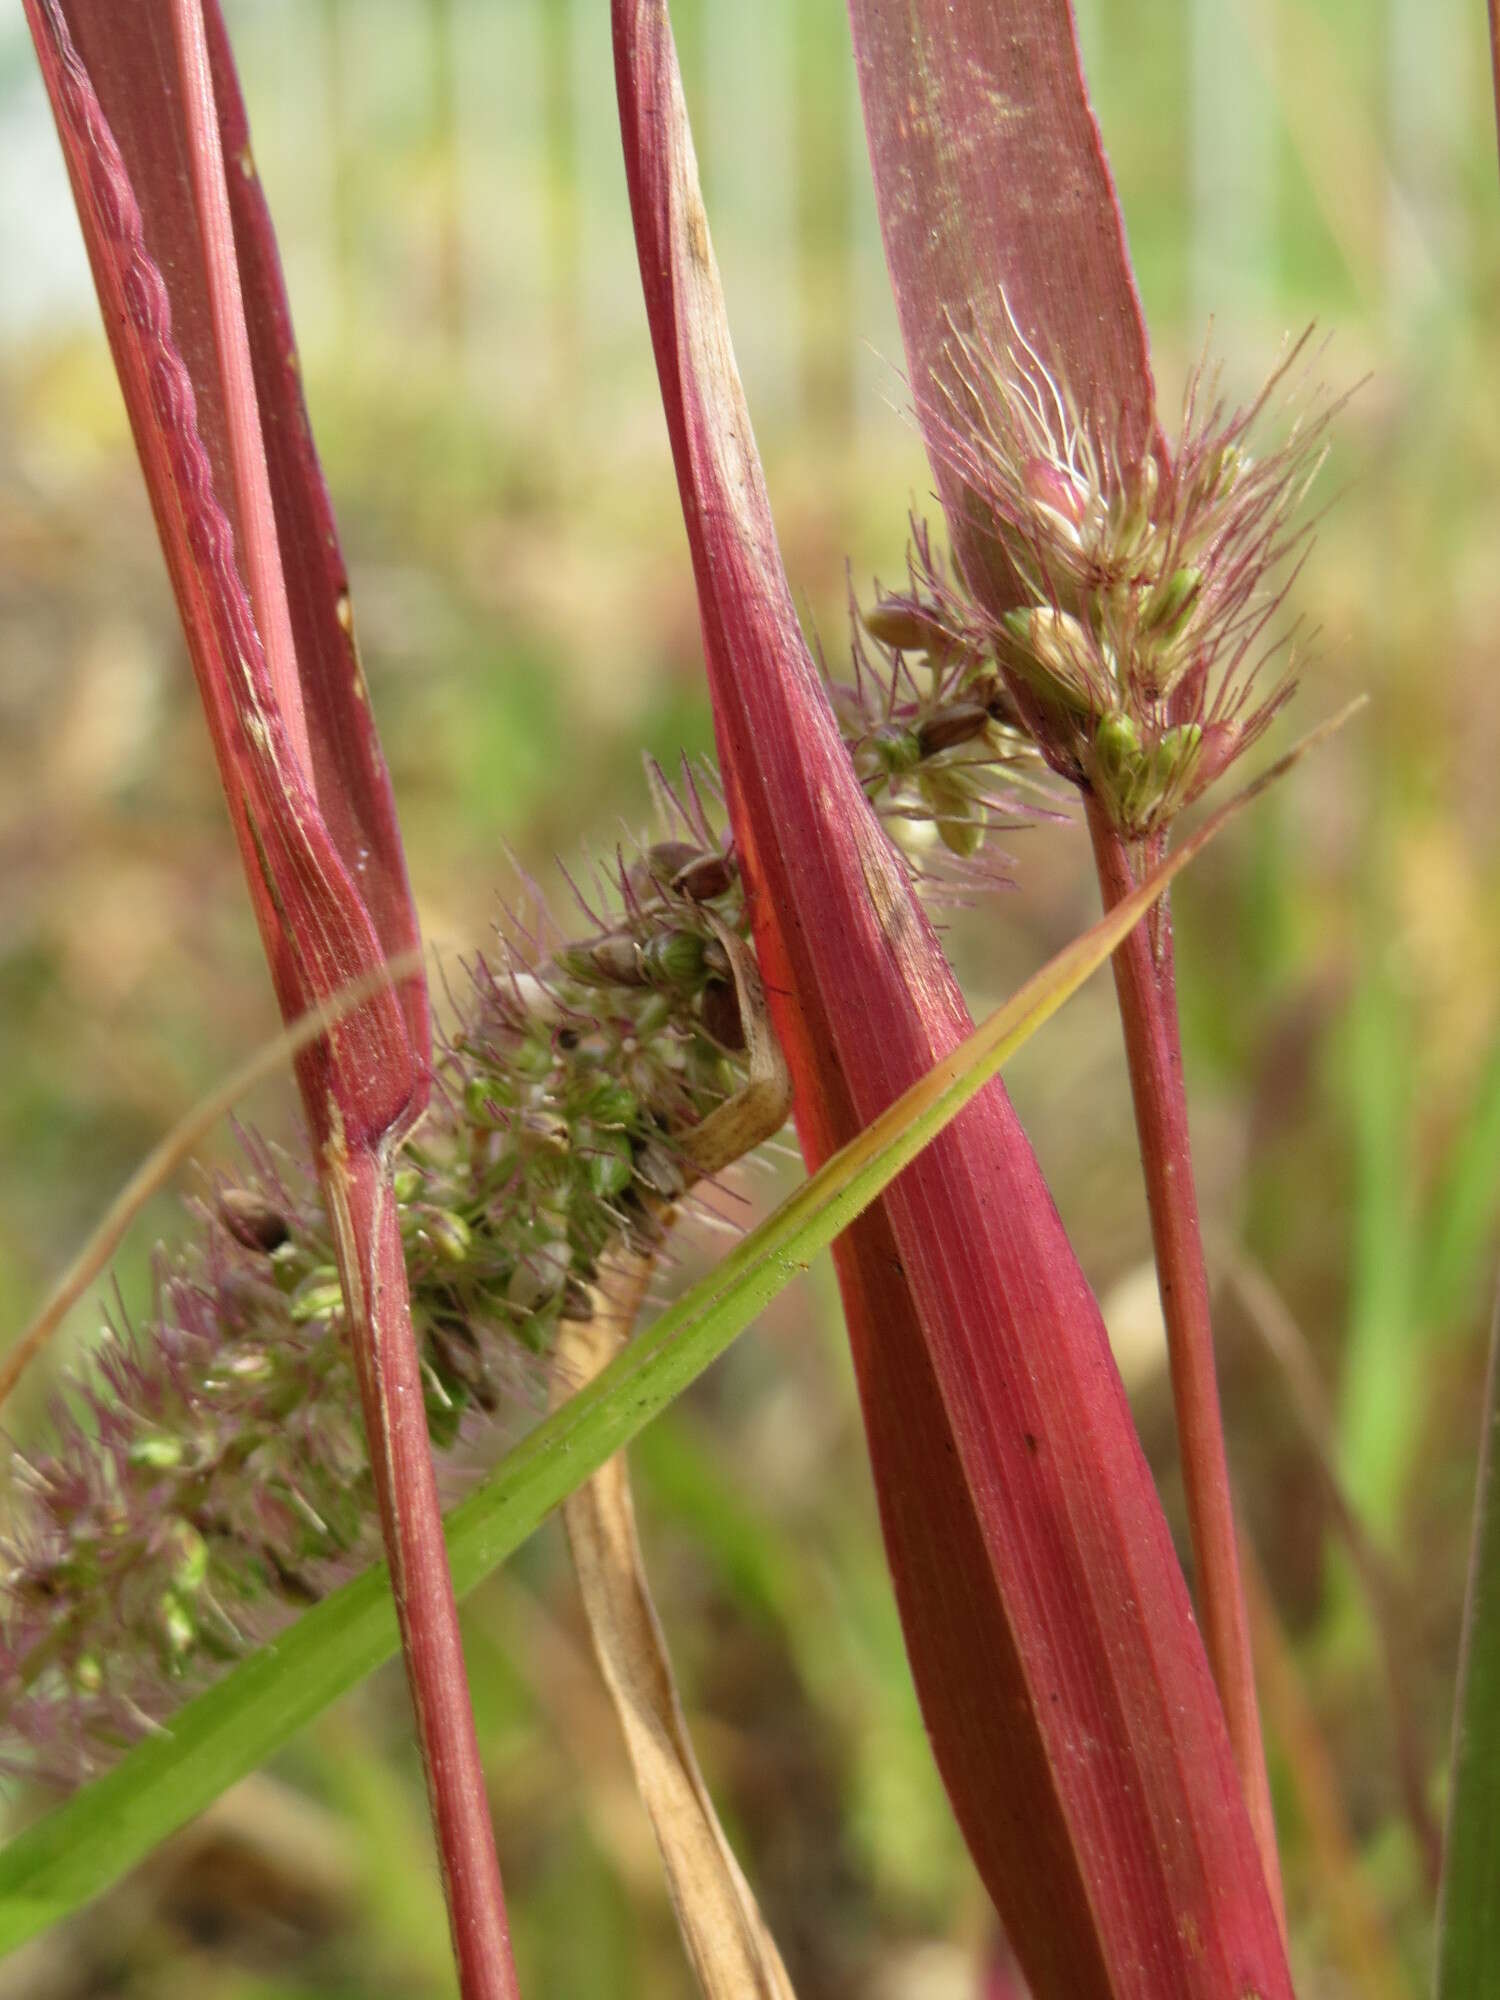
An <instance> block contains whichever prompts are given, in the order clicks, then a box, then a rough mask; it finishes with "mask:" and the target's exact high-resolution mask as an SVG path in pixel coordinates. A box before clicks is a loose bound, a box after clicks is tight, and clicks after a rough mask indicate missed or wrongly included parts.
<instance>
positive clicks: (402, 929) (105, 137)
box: [26, 0, 427, 1145]
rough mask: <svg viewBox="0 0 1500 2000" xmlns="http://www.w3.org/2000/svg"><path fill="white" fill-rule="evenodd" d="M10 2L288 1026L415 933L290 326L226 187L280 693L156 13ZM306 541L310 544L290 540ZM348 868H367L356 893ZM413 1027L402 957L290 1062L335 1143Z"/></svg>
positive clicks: (262, 249)
mask: <svg viewBox="0 0 1500 2000" xmlns="http://www.w3.org/2000/svg"><path fill="white" fill-rule="evenodd" d="M26 11H27V15H28V19H29V21H30V24H31V28H32V34H33V39H34V40H35V43H36V47H37V52H38V56H39V59H40V63H41V68H42V74H43V78H44V81H45V82H46V85H47V89H48V94H49V97H50V98H51V101H52V105H53V110H54V114H55V116H56V119H57V125H58V132H59V136H60V138H61V140H62V145H63V152H64V156H65V159H66V161H67V165H68V172H69V177H70V179H71V181H72V184H73V190H74V195H75V200H76V202H77V207H78V212H79V217H80V221H81V223H82V226H83V231H84V237H85V242H86V245H87V248H88V253H89V260H90V263H91V265H92V267H93V271H94V278H95V283H96V286H97V288H98V292H99V297H100V303H101V307H102V309H103V313H104V320H105V327H106V331H107V332H108V335H109V340H110V346H111V349H112V352H113V355H114V359H115V366H116V370H117V373H118V375H119V379H120V384H121V388H122V391H123V393H124V397H125V402H126V406H127V409H128V411H129V415H130V420H131V427H132V430H133V431H134V434H135V439H136V446H137V450H138V453H139V455H140V459H141V464H142V469H143V472H144V474H145V478H146V485H147V490H148V492H149V495H150V499H151V505H152V510H153V513H154V514H155V517H156V522H157V528H158V532H159V534H160V537H161V542H162V547H163V552H164V554H165V556H166V561H167V567H168V571H169V574H170V576H171V580H172V586H173V590H174V593H175V595H176V598H177V602H178V607H179V611H180V613H181V616H182V622H183V627H184V631H185V633H186V636H187V640H188V646H189V651H190V653H191V656H192V660H193V667H194V672H195V675H196V677H197V681H198V685H199V691H200V694H201V696H202V699H203V703H204V708H205V712H206V714H207V717H208V723H209V731H210V735H211V738H212V741H213V745H214V752H215V756H216V758H217V760H218V764H219V771H220V777H221V781H222V783H223V786H224V791H225V797H226V800H227V802H228V805H229V811H230V817H231V820H232V822H233V824H234V828H235V833H236V837H237V839H238V841H239V845H240V850H241V855H242V858H243V861H244V865H245V870H246V874H247V877H248V880H249V886H250V893H251V897H252V901H253V903H254V906H255V911H256V916H257V920H258V922H259V924H260V928H261V933H262V937H263V939H264V941H265V945H266V951H267V956H268V958H269V960H270V963H271V970H272V977H273V981H274V983H275V986H276V991H277V997H278V999H279V1001H280V1004H281V1008H282V1012H283V1015H284V1017H285V1018H287V1019H288V1020H290V1019H293V1018H295V1017H296V1016H298V1015H301V1014H303V1013H305V1012H306V1011H307V1010H308V1009H309V1008H311V1007H313V1006H315V1005H317V1004H318V1003H320V1002H323V1001H327V1000H329V999H331V998H332V997H333V996H334V995H335V994H337V993H338V992H339V991H341V990H342V989H343V988H344V987H345V986H347V985H349V984H350V983H351V982H352V981H354V980H356V979H359V978H361V977H364V976H366V975H368V974H369V973H370V972H372V971H374V970H375V969H376V968H377V967H378V966H379V965H380V964H381V962H382V961H383V959H384V958H385V957H386V956H388V955H395V954H396V953H397V952H398V951H400V952H405V951H407V950H409V949H410V948H411V947H412V946H413V945H414V944H415V943H416V942H417V927H416V918H415V912H414V909H413V907H412V904H411V900H410V895H409V892H408V891H407V888H406V878H405V864H404V861H403V859H402V856H401V849H400V840H399V835H398V833H397V830H396V821H395V813H394V806H393V804H392V802H391V798H390V787H389V780H388V778H387V776H386V772H385V767H384V764H383V762H382V761H381V759H380V756H379V750H378V745H377V744H376V742H375V738H374V733H373V726H372V725H371V724H370V723H369V719H368V711H367V707H366V705H365V704H364V702H363V698H362V692H361V684H360V683H359V682H358V679H357V665H356V664H355V663H354V662H353V655H352V648H351V647H350V645H349V642H348V639H347V636H346V635H345V634H344V633H343V632H342V630H341V626H340V618H339V597H340V595H341V594H342V576H343V572H342V567H341V564H340V563H339V561H338V555H337V543H336V539H335V538H334V537H333V529H332V518H331V513H330V512H329V510H328V505H327V496H326V492H324V490H323V488H322V484H321V478H320V476H319V475H318V473H317V466H316V459H315V457H314V456H313V453H312V449H311V440H310V437H308V436H307V434H306V420H305V416H303V415H302V414H301V411H300V401H299V402H298V404H297V406H296V420H300V425H301V433H302V437H303V439H305V443H299V440H298V436H297V421H296V420H293V421H289V415H290V413H289V408H288V389H287V379H288V378H287V370H288V364H289V358H290V356H291V347H290V326H289V322H288V320H287V318H286V312H285V299H284V295H283V294H282V293H281V290H280V284H279V274H278V273H277V271H276V269H275V265H274V247H273V245H272V242H271V238H270V229H269V221H268V219H267V218H265V216H264V207H263V204H259V206H257V205H256V201H255V199H254V197H253V193H248V192H245V191H241V192H240V193H239V198H238V200H237V202H236V204H235V206H236V210H237V212H238V218H239V219H237V223H236V231H237V236H241V235H242V236H243V237H244V238H245V239H246V241H247V243H248V246H249V252H250V258H251V262H250V267H249V269H248V270H247V271H246V274H245V277H246V282H245V287H244V289H245V294H246V304H247V308H248V311H249V320H250V324H251V327H252V331H253V333H254V336H255V337H254V340H253V358H254V360H255V364H256V373H257V377H258V380H259V384H260V388H261V395H262V397H263V399H264V401H263V409H265V410H267V411H268V412H269V413H270V421H269V423H268V424H267V427H266V428H267V435H268V440H269V443H270V451H269V454H268V455H269V457H270V459H271V462H272V466H273V490H274V494H275V499H276V504H277V516H278V526H279V527H280V528H281V530H282V539H283V542H285V541H286V539H287V537H288V536H289V535H293V536H295V537H296V539H297V542H298V544H299V546H300V548H301V550H302V555H301V564H300V567H298V565H296V564H294V565H293V566H292V568H293V573H294V576H295V578H296V587H295V589H294V591H293V597H292V603H293V622H294V631H295V633H296V638H297V641H298V664H299V687H298V688H297V689H296V690H294V691H293V692H292V695H291V698H290V701H288V700H286V699H283V698H282V693H283V691H279V690H277V689H276V688H275V687H274V686H273V685H272V681H271V676H270V673H269V671H268V668H267V664H266V657H265V653H264V650H263V648H262V645H261V641H260V637H259V634H258V633H257V631H256V627H255V621H254V617H253V614H252V612H251V607H250V601H249V597H248V594H247V592H246V588H245V584H244V580H243V577H242V574H241V571H240V568H239V566H238V562H237V559H236V546H237V519H236V510H235V505H234V498H233V493H234V484H233V480H232V478H231V477H230V472H229V464H228V448H227V441H226V428H225V420H224V410H223V404H222V396H221V393H220V388H219V374H218V367H217V362H216V357H215V353H214V345H213V332H212V324H211V315H210V311H209V302H208V292H207V285H206V280H205V277H204V271H203V255H202V247H201V244H200V242H199V239H198V236H197V219H196V214H195V211H194V206H193V198H192V192H191V187H192V183H191V176H190V174H189V171H188V166H187V162H186V143H187V142H186V136H185V126H184V120H183V116H182V101H181V89H180V84H179V81H178V75H177V68H176V60H175V52H174V48H173V45H172V39H171V34H170V29H169V26H168V23H167V19H166V14H165V10H163V9H161V8H159V7H153V6H151V5H150V4H148V0H111V4H109V5H99V4H92V5H91V4H89V0H26ZM214 30H215V33H214V46H215V51H216V56H215V67H216V71H217V75H216V85H217V90H218V96H219V102H220V106H221V108H222V107H224V106H225V105H228V106H229V107H230V109H231V111H232V112H233V113H234V116H233V117H232V118H231V119H230V121H229V122H230V129H231V134H232V135H233V136H236V137H238V136H240V134H242V131H243V108H242V107H241V106H240V105H239V100H238V92H237V89H235V87H234V85H233V80H232V71H231V70H230V69H229V66H228V50H227V45H226V44H225V43H224V40H223V31H222V23H221V22H219V21H218V20H217V17H215V20H214ZM236 119H237V120H238V124H237V125H236V123H235V120H236ZM122 134H123V139H122V137H121V135H122ZM239 150H240V151H243V141H241V145H240V147H239ZM235 178H236V179H239V180H241V181H243V179H244V176H243V175H242V174H241V175H237V176H236V177H235ZM233 186H234V181H233V180H232V181H231V187H233ZM278 371H279V372H278ZM292 386H293V387H295V380H294V377H293V378H292ZM309 548H315V549H316V550H317V551H318V552H319V553H318V554H317V555H315V556H313V555H308V554H307V553H306V551H307V550H308V549H309ZM335 581H336V584H337V587H336V588H335V589H334V590H333V591H332V592H330V583H332V582H335ZM330 635H332V641H333V642H334V643H331V642H330ZM304 647H305V648H306V650H305V651H304ZM299 705H300V707H301V708H302V710H303V713H304V714H306V715H307V716H308V719H309V720H310V722H311V723H312V728H311V731H310V734H311V736H312V739H313V743H314V756H313V771H312V772H311V773H309V772H308V771H307V769H306V768H305V765H304V761H303V759H302V757H301V756H300V755H299V754H298V750H297V739H298V737H300V735H301V733H302V727H301V725H302V716H301V715H299V714H297V713H295V711H296V709H297V708H298V706H299ZM289 707H290V709H291V710H292V711H293V712H292V713H291V714H290V715H289V712H288V710H289ZM315 784H317V785H318V786H319V789H315ZM320 794H321V795H320ZM324 796H326V798H327V801H328V806H329V810H328V812H326V813H325V811H324V809H323V797H324ZM356 874H358V875H359V876H360V877H361V880H360V882H359V883H358V884H357V883H356ZM364 878H371V880H372V891H371V894H370V897H369V899H368V900H367V897H366V895H365V894H364V893H363V890H364ZM426 1036H427V1011H426V987H425V981H424V980H423V979H422V978H421V976H420V974H417V975H412V976H410V977H409V978H408V979H407V980H406V981H405V982H404V983H403V987H402V991H401V995H400V998H399V999H398V998H397V997H396V996H395V995H393V994H391V993H389V992H383V993H380V994H378V995H377V996H376V997H374V998H373V999H372V1000H370V1001H369V1002H368V1003H366V1004H364V1005H362V1006H361V1007H360V1008H359V1009H357V1010H355V1011H354V1012H352V1013H350V1014H348V1015H347V1016H345V1018H344V1019H342V1020H341V1021H340V1022H339V1023H338V1024H337V1025H336V1026H334V1027H333V1028H332V1029H331V1030H330V1032H329V1035H328V1037H327V1039H326V1040H325V1041H324V1042H321V1043H319V1044H317V1045H315V1046H314V1047H313V1048H311V1049H310V1050H308V1051H307V1052H306V1053H305V1054H304V1055H303V1056H302V1057H300V1058H299V1074H300V1076H301V1078H302V1081H303V1084H304V1091H305V1095H306V1099H307V1103H308V1109H309V1113H310V1115H311V1116H312V1117H313V1119H314V1123H315V1125H317V1126H318V1128H319V1136H320V1137H323V1136H326V1133H327V1130H328V1129H329V1128H330V1121H331V1120H333V1119H335V1118H336V1120H337V1122H338V1124H339V1125H340V1127H341V1129H342V1131H343V1133H344V1136H345V1138H346V1140H347V1141H348V1143H349V1144H351V1145H355V1144H358V1143H360V1142H361V1141H362V1140H363V1139H365V1138H369V1137H373V1136H376V1135H378V1134H379V1133H381V1132H384V1131H386V1130H388V1129H389V1128H390V1127H391V1126H392V1125H393V1124H395V1123H396V1122H397V1121H398V1120H399V1119H400V1118H401V1117H403V1116H405V1115H408V1114H409V1111H410V1108H411V1107H412V1106H413V1105H414V1104H415V1103H416V1102H417V1101H418V1099H419V1094H420V1092H421V1091H422V1090H423V1089H424V1088H425V1080H424V1079H425V1060H426Z"/></svg>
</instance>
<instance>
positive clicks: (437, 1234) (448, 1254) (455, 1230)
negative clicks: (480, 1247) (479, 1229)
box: [422, 1208, 473, 1264]
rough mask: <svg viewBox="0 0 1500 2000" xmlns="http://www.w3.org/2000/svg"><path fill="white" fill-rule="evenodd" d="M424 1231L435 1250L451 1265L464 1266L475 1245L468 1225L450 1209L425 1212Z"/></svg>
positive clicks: (435, 1209)
mask: <svg viewBox="0 0 1500 2000" xmlns="http://www.w3.org/2000/svg"><path fill="white" fill-rule="evenodd" d="M422 1231H423V1234H424V1235H425V1236H426V1238H427V1240H428V1242H429V1243H430V1244H431V1245H432V1247H433V1249H434V1250H436V1252H437V1253H438V1255H439V1256H440V1257H442V1258H443V1259H445V1261H446V1262H448V1263H449V1264H462V1263H463V1262H464V1260H465V1258H466V1257H467V1256H468V1254H469V1251H470V1249H471V1247H472V1245H473V1235H472V1232H471V1231H470V1229H469V1225H468V1223H467V1222H465V1221H464V1219H463V1217H462V1216H461V1215H455V1214H453V1212H452V1211H451V1210H450V1209H446V1208H430V1209H426V1210H424V1212H423V1215H422Z"/></svg>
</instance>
